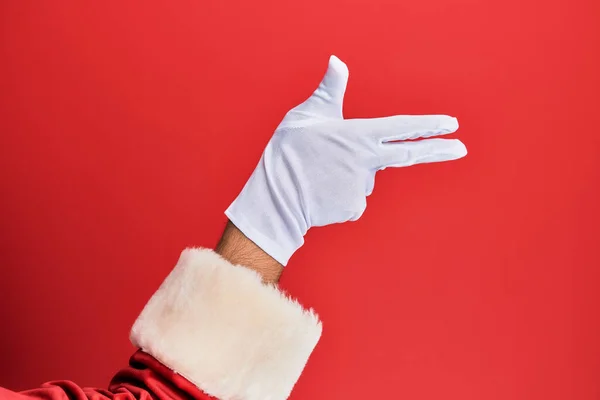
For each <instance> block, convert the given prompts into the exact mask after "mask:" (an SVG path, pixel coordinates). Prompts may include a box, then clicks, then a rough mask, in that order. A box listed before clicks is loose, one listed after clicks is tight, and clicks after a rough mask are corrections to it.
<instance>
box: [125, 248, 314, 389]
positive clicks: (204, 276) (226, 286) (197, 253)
mask: <svg viewBox="0 0 600 400" xmlns="http://www.w3.org/2000/svg"><path fill="white" fill-rule="evenodd" d="M320 336H321V323H320V321H319V319H318V317H317V316H316V315H315V314H314V312H313V311H312V310H309V311H307V310H305V309H303V308H302V306H300V304H298V303H297V302H296V301H294V300H292V299H290V298H288V297H287V296H286V295H285V294H283V293H281V292H280V291H279V290H278V289H277V288H275V287H274V286H268V285H265V284H263V283H262V282H261V279H260V276H259V275H258V274H257V273H256V272H254V271H252V270H250V269H248V268H244V267H241V266H237V265H233V264H231V263H229V262H227V261H225V260H224V259H222V258H221V257H220V256H218V255H217V254H216V253H214V252H213V251H211V250H206V249H187V250H184V251H183V252H182V253H181V257H180V258H179V262H178V263H177V265H176V267H175V269H173V271H172V272H171V273H170V274H169V276H168V277H167V278H166V279H165V281H164V282H163V283H162V285H161V286H160V288H159V289H158V290H157V291H156V293H155V294H154V295H153V296H152V298H151V299H150V301H149V302H148V304H146V307H145V308H144V310H143V311H142V313H141V314H140V316H139V317H138V319H137V320H136V322H135V324H134V325H133V328H132V330H131V341H132V343H133V344H134V345H135V346H138V347H140V348H141V349H142V350H144V351H145V352H147V353H149V354H150V355H152V356H153V357H154V358H156V359H157V360H159V361H160V362H162V363H163V364H165V365H166V366H167V367H169V368H171V369H172V370H174V371H176V372H178V373H179V374H181V375H182V376H184V377H185V378H187V379H188V380H189V381H191V382H192V383H194V384H195V385H196V386H197V387H198V388H200V389H201V390H202V391H204V392H205V393H207V394H209V395H211V396H214V397H217V398H218V399H221V400H281V399H286V398H287V397H288V396H289V394H290V392H291V390H292V388H293V386H294V384H295V383H296V381H297V380H298V378H299V377H300V374H301V373H302V370H303V368H304V365H305V364H306V361H307V360H308V357H309V356H310V353H311V352H312V350H313V348H314V347H315V345H316V344H317V342H318V340H319V338H320Z"/></svg>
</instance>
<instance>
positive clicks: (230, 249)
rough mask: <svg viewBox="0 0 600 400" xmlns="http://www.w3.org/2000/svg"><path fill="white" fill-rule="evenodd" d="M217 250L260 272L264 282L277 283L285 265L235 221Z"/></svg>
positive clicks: (227, 229) (234, 261)
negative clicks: (259, 244)
mask: <svg viewBox="0 0 600 400" xmlns="http://www.w3.org/2000/svg"><path fill="white" fill-rule="evenodd" d="M216 252H217V253H218V254H219V255H221V257H223V258H224V259H225V260H227V261H229V262H230V263H232V264H236V265H240V266H243V267H246V268H249V269H252V270H254V271H256V272H258V273H259V275H260V276H261V277H262V280H263V282H264V283H277V282H278V281H279V277H280V276H281V273H282V272H283V265H282V264H281V263H279V262H278V261H277V260H276V259H275V258H273V257H271V256H270V255H269V254H267V253H266V252H265V251H264V250H263V249H261V248H260V247H259V246H258V245H257V244H256V243H254V242H253V241H252V240H250V239H249V238H248V237H247V236H246V235H245V234H244V233H243V232H242V231H241V230H240V229H238V227H236V226H235V225H234V224H233V222H231V221H229V222H228V223H227V226H226V227H225V231H224V232H223V236H222V237H221V240H220V241H219V244H218V245H217V248H216Z"/></svg>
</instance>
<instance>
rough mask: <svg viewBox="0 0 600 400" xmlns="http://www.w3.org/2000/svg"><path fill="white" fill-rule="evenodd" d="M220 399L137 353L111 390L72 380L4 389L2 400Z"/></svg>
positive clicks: (112, 384)
mask: <svg viewBox="0 0 600 400" xmlns="http://www.w3.org/2000/svg"><path fill="white" fill-rule="evenodd" d="M34 399H40V400H42V399H44V400H88V399H89V400H134V399H139V400H153V399H154V400H163V399H164V400H166V399H169V400H179V399H181V400H184V399H185V400H187V399H194V400H216V399H215V398H214V397H211V396H208V395H207V394H205V393H203V392H202V391H201V390H199V389H198V388H197V387H196V386H194V384H192V383H191V382H190V381H188V380H187V379H185V378H184V377H182V376H181V375H178V374H177V373H175V372H173V371H172V370H170V369H169V368H167V367H166V366H164V365H163V364H161V363H160V362H159V361H157V360H156V359H155V358H154V357H152V356H150V355H149V354H146V353H144V352H142V351H137V352H136V353H135V354H133V356H131V358H130V360H129V366H128V367H126V368H123V369H122V370H120V371H119V372H118V373H117V374H116V375H115V377H114V378H113V379H112V381H111V382H110V385H109V386H108V390H107V389H98V388H82V387H80V386H78V385H77V384H75V383H73V382H71V381H67V380H64V381H52V382H48V383H45V384H43V385H42V386H40V387H39V388H35V389H30V390H26V391H23V392H13V391H10V390H8V389H4V388H0V400H34Z"/></svg>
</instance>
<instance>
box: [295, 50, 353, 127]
mask: <svg viewBox="0 0 600 400" xmlns="http://www.w3.org/2000/svg"><path fill="white" fill-rule="evenodd" d="M348 74H349V72H348V67H347V66H346V64H344V63H343V62H342V60H340V59H339V58H337V57H336V56H331V57H330V58H329V66H328V67H327V72H325V76H324V77H323V80H322V81H321V83H320V84H319V87H318V88H317V90H315V91H314V92H313V94H312V96H310V97H309V98H308V100H306V101H305V102H304V103H302V104H300V105H299V106H298V107H296V110H297V111H302V112H305V113H309V114H313V115H319V116H324V117H332V118H343V116H342V108H343V103H344V93H345V92H346V85H347V83H348Z"/></svg>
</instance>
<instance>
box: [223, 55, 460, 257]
mask: <svg viewBox="0 0 600 400" xmlns="http://www.w3.org/2000/svg"><path fill="white" fill-rule="evenodd" d="M347 81H348V68H347V67H346V64H344V63H343V62H342V61H340V60H339V59H338V58H337V57H335V56H332V57H331V58H330V60H329V68H328V69H327V72H326V74H325V77H324V78H323V81H322V82H321V84H320V85H319V87H318V88H317V90H315V92H314V93H313V94H312V96H311V97H310V98H309V99H308V100H306V101H305V102H304V103H302V104H300V105H299V106H297V107H295V108H293V109H291V110H290V111H289V112H288V113H287V115H286V116H285V118H283V121H281V124H280V125H279V126H278V127H277V129H276V130H275V134H274V135H273V137H272V138H271V141H270V142H269V144H268V145H267V147H266V149H265V151H264V153H263V155H262V157H261V159H260V161H259V163H258V166H257V167H256V169H255V170H254V173H253V174H252V176H251V177H250V179H249V180H248V182H247V183H246V186H244V189H243V190H242V192H241V193H240V194H239V196H238V197H237V198H236V199H235V201H234V202H233V203H232V204H231V206H229V208H228V209H227V211H226V212H225V214H226V215H227V217H228V218H229V219H230V220H231V222H233V223H234V224H235V225H236V226H237V227H238V228H239V229H240V230H241V231H242V232H243V233H244V234H245V235H246V236H247V237H248V238H249V239H250V240H252V241H253V242H254V243H256V244H257V245H258V246H259V247H260V248H262V249H263V250H264V251H265V252H266V253H268V254H269V255H270V256H271V257H273V258H274V259H276V260H277V261H279V262H280V263H281V264H283V265H286V264H287V262H288V260H289V258H290V257H291V255H292V254H293V253H294V252H295V251H296V250H297V249H298V248H299V247H300V246H302V244H303V243H304V238H303V237H304V235H305V234H306V231H307V230H308V229H309V228H310V227H312V226H323V225H329V224H333V223H337V222H345V221H355V220H357V219H358V218H359V217H360V216H361V215H362V214H363V212H364V211H365V208H366V206H367V202H366V196H369V195H370V194H371V192H372V191H373V185H374V182H375V173H376V172H377V171H378V170H381V169H384V168H386V167H406V166H409V165H413V164H420V163H430V162H438V161H448V160H455V159H457V158H461V157H464V156H465V155H466V154H467V149H466V148H465V146H464V145H463V144H462V142H460V141H459V140H456V139H426V140H420V141H409V142H396V141H399V140H406V139H417V138H428V137H431V136H436V135H443V134H447V133H451V132H454V131H456V130H457V129H458V121H457V120H456V119H455V118H452V117H449V116H446V115H424V116H407V115H398V116H393V117H385V118H373V119H344V117H343V116H342V103H343V100H344V92H345V91H346V83H347Z"/></svg>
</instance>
